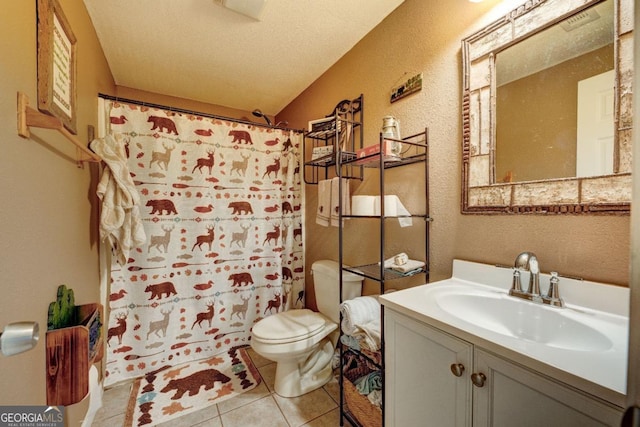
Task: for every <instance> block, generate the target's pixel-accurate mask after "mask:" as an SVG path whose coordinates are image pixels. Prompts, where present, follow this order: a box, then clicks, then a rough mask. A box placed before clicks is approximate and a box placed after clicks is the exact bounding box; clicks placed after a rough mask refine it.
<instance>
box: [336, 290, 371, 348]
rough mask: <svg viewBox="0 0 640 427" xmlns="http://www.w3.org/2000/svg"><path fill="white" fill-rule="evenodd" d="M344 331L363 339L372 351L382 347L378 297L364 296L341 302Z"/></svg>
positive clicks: (363, 342)
mask: <svg viewBox="0 0 640 427" xmlns="http://www.w3.org/2000/svg"><path fill="white" fill-rule="evenodd" d="M340 312H341V313H342V323H341V326H342V331H343V332H344V333H345V334H347V335H352V336H354V337H356V338H357V339H360V340H362V344H363V345H364V346H365V347H366V348H368V349H369V350H371V351H377V350H378V349H380V303H379V302H378V298H377V297H373V296H363V297H357V298H354V299H350V300H347V301H344V302H343V303H342V304H340Z"/></svg>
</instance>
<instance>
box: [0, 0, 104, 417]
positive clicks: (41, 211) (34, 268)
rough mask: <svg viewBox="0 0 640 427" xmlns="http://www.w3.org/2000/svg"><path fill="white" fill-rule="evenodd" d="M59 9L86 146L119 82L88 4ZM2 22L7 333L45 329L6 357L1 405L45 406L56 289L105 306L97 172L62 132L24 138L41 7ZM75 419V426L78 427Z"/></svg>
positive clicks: (1, 221) (16, 4) (28, 5)
mask: <svg viewBox="0 0 640 427" xmlns="http://www.w3.org/2000/svg"><path fill="white" fill-rule="evenodd" d="M60 5H61V6H62V9H63V11H64V13H65V15H66V17H67V20H68V21H69V24H70V26H71V28H72V30H73V32H74V34H75V36H76V37H77V39H78V44H77V58H78V63H77V67H78V68H77V71H78V73H77V74H78V77H77V115H78V116H77V118H78V120H77V128H78V138H79V139H80V140H82V141H86V140H87V125H94V126H97V117H98V115H97V101H96V99H97V98H96V95H97V93H98V92H99V91H102V92H105V91H109V90H112V89H113V87H114V85H113V79H112V77H111V73H110V71H109V67H108V66H107V63H106V61H105V59H104V56H103V54H102V50H101V48H100V46H99V44H98V42H97V38H96V35H95V32H94V30H93V26H92V25H91V21H90V19H89V16H88V14H87V12H86V10H85V8H84V5H83V4H82V1H81V0H60ZM1 16H2V17H1V18H0V22H1V23H2V25H0V58H2V59H1V60H0V64H1V68H0V70H1V71H0V75H1V76H2V78H0V92H1V93H2V96H0V123H2V126H1V127H0V140H2V155H1V156H0V177H1V178H0V183H1V185H0V199H2V201H3V203H2V206H1V207H0V227H2V238H1V239H0V254H1V257H0V277H1V278H2V298H1V299H0V327H4V325H6V324H7V323H10V322H14V321H20V320H35V321H38V322H39V324H40V341H39V343H38V345H37V347H36V348H35V349H34V350H31V351H29V352H27V353H24V354H20V355H16V356H11V357H3V356H0V382H1V383H2V384H3V386H2V387H0V403H2V404H3V405H9V404H16V405H17V404H20V405H40V404H45V402H46V391H45V331H46V329H47V309H48V306H49V302H51V301H53V300H54V299H55V298H56V290H57V288H58V285H60V284H66V285H67V286H69V287H71V288H73V289H74V291H75V299H76V302H77V303H78V304H84V303H89V302H97V301H98V300H99V276H98V244H97V240H98V237H97V228H96V226H95V225H96V224H97V222H96V209H97V206H96V204H95V200H96V199H95V197H94V194H95V190H94V189H95V184H96V178H97V167H96V165H92V166H87V167H85V168H84V169H78V168H77V167H76V163H75V148H73V146H72V145H71V144H70V143H68V142H66V140H65V139H63V138H62V137H60V136H59V135H58V134H57V133H56V132H55V131H50V130H45V129H34V130H33V133H32V135H33V136H32V138H31V139H30V140H25V139H22V138H20V137H19V136H18V134H17V130H16V129H17V128H16V93H17V92H18V91H22V92H24V93H25V94H26V95H27V96H28V97H29V100H30V104H31V106H37V98H36V95H37V90H36V86H37V71H36V70H37V67H36V64H37V61H36V2H35V0H32V1H12V2H5V3H4V4H3V10H2V15H1ZM76 406H78V405H76ZM71 412H72V413H71V415H70V422H72V423H73V425H78V422H79V419H80V418H75V417H76V415H74V414H73V407H72V409H71ZM83 416H84V413H83V411H80V413H79V415H78V417H83Z"/></svg>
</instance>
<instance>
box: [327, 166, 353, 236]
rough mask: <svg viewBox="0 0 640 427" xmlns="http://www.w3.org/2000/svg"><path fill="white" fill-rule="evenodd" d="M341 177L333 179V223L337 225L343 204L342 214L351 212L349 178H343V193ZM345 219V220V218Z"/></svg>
mask: <svg viewBox="0 0 640 427" xmlns="http://www.w3.org/2000/svg"><path fill="white" fill-rule="evenodd" d="M340 179H341V178H337V177H336V178H333V179H332V180H331V225H332V226H334V227H337V226H338V224H339V221H338V219H339V216H338V213H339V209H340V205H341V204H342V215H350V214H351V205H350V201H351V196H350V195H349V180H348V179H347V178H342V193H340ZM343 221H344V220H343Z"/></svg>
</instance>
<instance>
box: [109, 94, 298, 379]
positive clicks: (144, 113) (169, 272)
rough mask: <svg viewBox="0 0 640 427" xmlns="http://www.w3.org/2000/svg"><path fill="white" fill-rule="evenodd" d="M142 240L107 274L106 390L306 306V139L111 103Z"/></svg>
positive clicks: (241, 338)
mask: <svg viewBox="0 0 640 427" xmlns="http://www.w3.org/2000/svg"><path fill="white" fill-rule="evenodd" d="M105 105H106V106H107V112H108V115H109V118H110V133H111V135H112V136H114V138H115V139H116V141H117V142H118V143H119V144H123V145H124V149H125V152H126V154H127V157H128V167H129V171H130V173H131V176H132V178H133V180H134V184H135V187H136V189H137V190H138V192H139V194H140V198H141V203H140V206H141V219H142V223H143V226H144V230H145V233H146V235H147V242H146V245H143V246H142V247H138V248H136V249H134V250H132V251H131V252H130V254H129V258H128V260H127V262H126V264H125V265H122V266H121V265H119V264H117V263H116V261H115V260H114V261H113V265H112V266H111V272H110V275H111V277H110V280H111V283H110V290H109V294H110V295H109V313H110V314H109V320H108V323H109V324H108V326H107V327H106V328H105V330H106V332H107V334H106V335H107V336H106V337H105V338H106V342H107V350H106V351H107V361H106V378H105V385H110V384H114V383H117V382H120V381H123V380H126V379H129V378H135V377H139V376H142V375H144V374H145V373H147V372H150V371H154V370H157V369H159V368H161V367H164V366H167V365H171V366H172V365H177V364H180V363H184V362H188V361H191V360H196V359H201V358H205V357H210V356H213V355H216V354H219V353H221V352H224V351H227V350H228V349H230V348H231V347H235V346H238V345H243V344H248V343H249V342H250V341H249V338H250V334H251V332H250V330H251V327H252V326H253V324H254V323H255V322H256V321H258V320H259V319H261V318H263V317H266V316H268V315H271V314H275V313H277V312H280V311H283V310H287V309H289V308H293V307H295V308H301V307H303V304H304V299H303V289H304V287H303V284H304V271H303V268H304V260H303V247H302V212H301V203H302V198H301V197H302V193H301V191H302V190H301V179H300V166H299V156H298V153H299V149H300V147H301V139H302V138H301V134H300V133H298V132H294V131H291V130H282V129H274V128H270V127H263V126H256V125H251V124H247V123H241V122H234V121H231V120H223V119H220V118H211V117H205V116H199V115H195V114H186V113H182V112H174V111H171V110H163V109H159V108H151V107H148V106H141V105H135V104H133V103H131V104H130V103H123V102H117V101H106V102H105Z"/></svg>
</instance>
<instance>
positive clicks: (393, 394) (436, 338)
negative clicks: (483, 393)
mask: <svg viewBox="0 0 640 427" xmlns="http://www.w3.org/2000/svg"><path fill="white" fill-rule="evenodd" d="M384 336H385V385H386V387H385V403H386V405H385V406H386V407H385V426H386V427H393V426H396V427H411V426H438V427H465V426H470V425H471V404H470V403H471V394H472V392H473V390H472V385H471V382H470V381H469V375H468V373H469V372H468V371H469V369H470V367H471V365H472V361H473V345H471V344H469V343H468V342H466V341H464V340H461V339H458V338H456V337H454V336H452V335H449V334H446V333H444V332H441V331H439V330H438V329H435V328H433V327H431V326H428V325H425V324H424V323H421V322H417V321H415V320H413V319H410V318H408V317H406V316H404V315H402V314H399V313H396V312H395V311H393V310H391V309H389V308H388V307H385V309H384Z"/></svg>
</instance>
